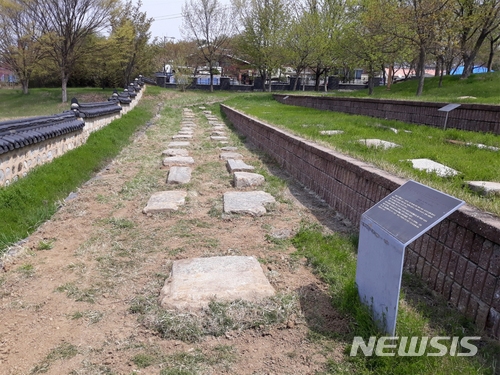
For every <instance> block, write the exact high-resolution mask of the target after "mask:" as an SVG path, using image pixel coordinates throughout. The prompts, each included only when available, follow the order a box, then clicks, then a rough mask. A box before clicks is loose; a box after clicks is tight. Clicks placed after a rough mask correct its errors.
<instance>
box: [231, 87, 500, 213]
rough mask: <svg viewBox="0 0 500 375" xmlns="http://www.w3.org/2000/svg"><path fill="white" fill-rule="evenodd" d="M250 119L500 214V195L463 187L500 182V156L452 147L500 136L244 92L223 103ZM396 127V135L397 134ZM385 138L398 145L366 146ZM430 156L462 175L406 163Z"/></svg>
mask: <svg viewBox="0 0 500 375" xmlns="http://www.w3.org/2000/svg"><path fill="white" fill-rule="evenodd" d="M225 104H227V105H228V106H231V107H234V108H236V109H238V110H241V111H243V112H245V113H247V114H249V115H250V116H253V117H256V118H259V119H262V120H263V121H265V122H267V123H270V124H272V125H275V126H278V127H281V128H284V129H286V130H288V131H291V132H292V133H294V134H297V135H299V136H302V137H304V138H307V139H311V140H314V141H316V142H319V143H321V144H323V145H326V146H327V147H330V148H332V149H334V150H337V151H340V152H341V153H343V154H346V155H350V156H352V157H355V158H357V159H360V160H364V161H366V162H369V163H371V164H374V165H377V166H378V167H380V168H382V169H385V170H387V171H388V172H391V173H393V174H395V175H398V176H400V177H403V178H409V179H413V180H416V181H419V182H421V183H423V184H426V185H429V186H432V187H434V188H436V189H438V190H441V191H444V192H446V193H448V194H451V195H453V196H456V197H458V198H460V199H463V200H465V201H466V202H468V203H469V204H471V205H474V206H476V207H478V208H480V209H482V210H485V211H488V212H492V213H494V214H496V215H500V197H488V198H487V197H483V196H481V195H478V194H477V193H474V192H472V191H470V190H469V189H468V188H467V187H465V185H464V183H465V181H470V180H474V181H496V182H500V152H498V151H497V152H495V151H491V150H488V149H481V148H478V147H474V146H465V145H459V144H452V143H449V142H448V140H457V141H461V142H471V143H475V144H485V145H488V146H493V147H500V136H498V135H493V134H483V133H475V132H467V131H462V130H456V129H448V130H446V131H443V130H441V129H437V128H432V127H428V126H419V125H413V124H407V123H403V122H400V121H394V120H383V119H377V118H372V117H367V116H355V115H349V114H343V113H338V112H330V111H321V110H317V109H311V108H304V107H296V106H288V105H283V104H280V103H278V102H276V101H275V100H273V98H272V96H271V95H270V94H266V93H261V94H242V95H239V96H235V97H233V98H232V99H230V100H228V101H226V102H225ZM391 128H392V129H396V130H397V133H395V131H394V130H392V129H391ZM322 130H342V131H343V132H344V133H343V134H338V135H331V136H328V135H322V134H321V133H320V132H321V131H322ZM373 138H376V139H381V140H384V141H389V142H393V143H396V144H397V145H399V147H395V148H391V149H387V150H384V149H382V148H374V147H367V146H366V145H364V144H362V143H360V142H359V140H361V139H373ZM421 158H427V159H431V160H434V161H436V162H438V163H441V164H444V165H446V166H448V167H450V168H453V169H455V170H457V171H459V172H460V173H459V174H458V175H457V176H453V177H446V178H443V177H439V176H437V175H436V174H435V173H427V172H425V171H419V170H416V169H413V167H412V164H411V162H409V161H408V159H421Z"/></svg>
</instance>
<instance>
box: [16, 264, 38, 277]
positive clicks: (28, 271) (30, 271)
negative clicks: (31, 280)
mask: <svg viewBox="0 0 500 375" xmlns="http://www.w3.org/2000/svg"><path fill="white" fill-rule="evenodd" d="M16 271H17V272H19V273H20V274H21V275H23V276H24V277H32V276H33V275H34V274H35V267H34V266H33V265H32V264H31V263H27V264H23V265H22V266H19V267H17V269H16Z"/></svg>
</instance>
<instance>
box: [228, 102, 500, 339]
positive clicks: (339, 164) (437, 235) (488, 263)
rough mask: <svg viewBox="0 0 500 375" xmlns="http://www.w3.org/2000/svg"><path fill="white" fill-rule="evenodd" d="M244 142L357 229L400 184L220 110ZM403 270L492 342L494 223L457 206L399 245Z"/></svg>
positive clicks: (498, 283)
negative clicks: (403, 245)
mask: <svg viewBox="0 0 500 375" xmlns="http://www.w3.org/2000/svg"><path fill="white" fill-rule="evenodd" d="M221 108H222V111H223V112H224V113H225V115H226V116H227V118H228V119H229V121H231V123H232V124H233V125H234V127H235V128H236V129H237V130H238V132H240V133H241V134H243V135H244V136H246V137H247V139H248V140H249V141H251V142H252V143H254V144H255V145H256V146H257V147H259V148H260V149H262V150H263V151H265V152H266V153H267V154H269V155H270V156H271V157H273V158H274V159H275V160H276V161H277V163H278V164H279V165H280V166H281V167H282V168H284V169H285V170H287V171H288V172H289V173H290V174H291V175H292V176H293V177H294V178H295V179H296V180H297V181H299V182H300V183H302V184H303V185H304V186H306V187H307V188H308V189H311V190H312V191H314V192H315V193H316V194H318V196H320V197H321V198H322V199H324V200H325V201H326V202H327V203H328V204H329V205H330V206H331V207H332V208H334V209H335V210H337V211H338V212H340V213H342V214H343V215H345V216H346V217H347V218H349V220H351V221H352V222H353V223H354V224H356V225H359V221H360V218H361V214H362V213H363V212H365V211H366V210H367V209H369V208H370V207H372V206H373V205H374V204H375V203H377V202H379V201H380V200H381V199H382V198H384V197H385V196H387V195H389V194H390V193H391V192H393V191H394V190H396V189H397V188H398V187H400V186H401V185H402V184H403V183H404V182H406V181H405V180H403V179H401V178H398V177H395V176H393V175H391V174H389V173H387V172H385V171H382V170H380V169H378V168H376V167H374V166H372V165H369V164H367V163H365V162H360V161H358V160H356V159H353V158H350V157H348V156H345V155H342V154H340V153H338V152H335V151H333V150H331V149H328V148H326V147H323V146H319V145H317V144H315V143H313V142H311V141H307V140H305V139H303V138H300V137H298V136H294V135H292V134H290V133H288V132H286V131H284V130H281V129H278V128H276V127H273V126H271V125H268V124H266V123H264V122H261V121H258V120H255V119H252V118H250V117H248V116H246V115H245V114H243V113H241V112H238V111H236V110H234V109H232V108H229V107H227V106H224V105H221ZM404 266H405V269H406V270H407V271H409V272H412V273H414V274H417V275H418V276H420V277H421V278H422V279H423V280H424V281H425V282H426V283H427V285H428V286H429V287H430V288H432V289H434V290H435V291H436V292H438V293H440V294H441V295H443V296H444V298H445V299H446V300H447V301H448V302H449V303H450V304H451V305H452V306H454V307H456V308H457V309H458V310H459V311H461V312H462V313H464V314H465V315H466V316H468V317H469V318H470V319H472V320H473V321H474V322H475V323H476V324H477V325H478V327H479V328H480V329H484V330H485V331H486V332H488V334H490V335H492V336H493V337H496V338H497V339H500V277H499V276H500V220H499V218H498V217H496V216H493V215H490V214H488V213H485V212H483V211H480V210H478V209H476V208H473V207H471V206H468V205H466V206H464V207H462V208H460V209H459V210H458V211H456V212H454V213H453V214H452V215H451V216H449V217H448V218H447V219H445V220H444V221H442V222H441V223H440V224H439V225H437V226H435V227H434V228H433V229H431V230H430V231H428V232H427V233H425V234H424V235H423V236H421V237H420V238H419V239H417V240H416V241H414V242H413V243H412V244H410V245H409V246H407V247H406V254H405V265H404Z"/></svg>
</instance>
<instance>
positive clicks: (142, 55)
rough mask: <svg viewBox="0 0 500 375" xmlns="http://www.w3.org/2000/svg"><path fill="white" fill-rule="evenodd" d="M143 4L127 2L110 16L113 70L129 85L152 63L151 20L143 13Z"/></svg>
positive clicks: (123, 83)
mask: <svg viewBox="0 0 500 375" xmlns="http://www.w3.org/2000/svg"><path fill="white" fill-rule="evenodd" d="M141 5H142V3H141V1H140V0H139V1H138V2H137V4H136V5H134V4H133V3H132V1H131V0H128V1H127V2H126V3H125V4H123V6H120V7H118V8H117V9H116V10H115V11H114V12H113V14H112V17H111V35H110V37H109V47H110V50H111V51H112V60H111V61H112V63H113V67H114V69H116V71H117V72H118V73H119V74H120V79H121V83H122V85H123V86H125V87H126V86H127V85H128V84H129V83H130V82H131V80H132V78H133V77H134V76H136V75H138V74H139V71H140V70H141V68H142V70H145V69H144V68H145V67H146V66H147V65H148V64H150V60H152V55H151V56H150V52H152V47H151V46H150V47H151V48H149V47H148V40H149V37H150V35H151V33H150V32H149V29H150V28H151V23H152V22H153V19H152V18H147V16H146V13H145V12H141V10H140V8H141Z"/></svg>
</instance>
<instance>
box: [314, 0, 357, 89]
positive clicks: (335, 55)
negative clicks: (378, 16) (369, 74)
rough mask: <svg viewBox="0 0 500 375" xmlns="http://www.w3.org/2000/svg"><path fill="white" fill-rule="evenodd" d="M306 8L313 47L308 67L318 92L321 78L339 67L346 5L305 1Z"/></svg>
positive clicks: (339, 0) (340, 1)
mask: <svg viewBox="0 0 500 375" xmlns="http://www.w3.org/2000/svg"><path fill="white" fill-rule="evenodd" d="M306 6H307V9H308V13H309V14H310V18H311V19H312V20H313V21H312V22H311V25H312V26H313V27H312V28H311V29H310V30H309V32H310V34H311V38H312V40H313V44H314V46H315V49H314V51H313V54H312V56H311V64H310V65H309V67H310V68H311V70H312V71H313V72H314V75H315V90H316V91H319V80H320V78H321V76H322V75H323V74H325V76H326V74H327V73H328V71H329V70H331V69H332V68H334V67H335V66H339V65H341V62H340V60H341V59H342V57H343V51H342V49H341V48H340V46H339V43H338V40H339V38H340V36H341V34H342V29H343V27H344V25H345V24H346V22H347V20H348V5H347V1H345V0H307V1H306Z"/></svg>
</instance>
